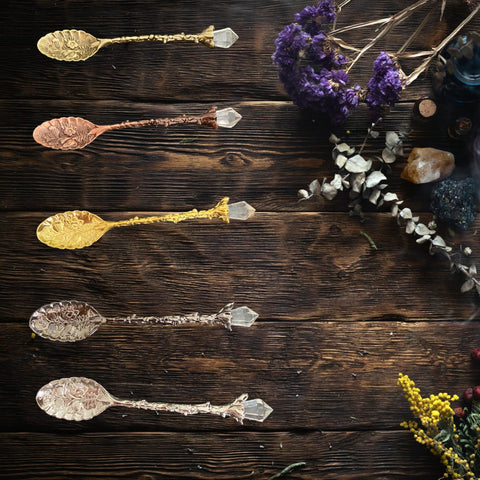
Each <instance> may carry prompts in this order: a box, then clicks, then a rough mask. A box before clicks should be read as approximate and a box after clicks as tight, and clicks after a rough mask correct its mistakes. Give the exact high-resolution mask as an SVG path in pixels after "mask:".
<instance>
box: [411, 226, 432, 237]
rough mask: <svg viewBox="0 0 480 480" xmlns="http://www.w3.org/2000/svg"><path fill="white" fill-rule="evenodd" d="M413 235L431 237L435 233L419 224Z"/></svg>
mask: <svg viewBox="0 0 480 480" xmlns="http://www.w3.org/2000/svg"><path fill="white" fill-rule="evenodd" d="M415 233H416V234H417V235H420V236H424V235H433V234H434V233H435V230H430V229H429V228H428V227H427V226H426V225H425V224H423V223H419V224H418V225H417V226H416V227H415Z"/></svg>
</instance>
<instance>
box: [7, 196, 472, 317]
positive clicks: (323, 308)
mask: <svg viewBox="0 0 480 480" xmlns="http://www.w3.org/2000/svg"><path fill="white" fill-rule="evenodd" d="M210 204H211V205H212V206H213V205H214V204H215V201H211V202H209V203H207V204H203V205H201V207H208V206H210ZM52 213H53V212H51V213H49V215H50V214H52ZM95 213H97V214H99V215H100V216H101V217H102V218H104V219H105V220H121V219H124V218H129V217H133V216H135V215H136V214H137V213H139V212H127V213H125V212H117V214H115V215H112V214H108V213H106V214H103V213H102V212H95ZM153 213H161V212H144V213H142V214H145V215H149V214H153ZM47 216H48V215H47V214H46V213H45V214H38V213H35V214H33V213H30V214H16V213H15V214H13V213H12V214H3V215H2V216H1V217H0V221H1V224H0V225H1V230H2V231H3V232H5V234H4V235H2V236H1V237H0V245H1V248H2V250H3V251H4V252H5V253H6V256H5V257H4V258H3V259H2V263H3V268H2V272H3V281H2V284H3V288H2V290H1V291H0V299H1V301H0V315H1V319H2V321H12V320H17V321H23V320H24V319H26V318H28V317H29V316H30V315H31V313H33V310H35V309H36V308H39V307H40V306H42V305H43V304H45V303H48V302H51V301H57V300H63V299H67V300H68V299H77V300H81V301H86V302H89V303H91V304H92V305H93V306H95V307H97V308H99V309H103V310H106V311H107V312H112V315H117V314H120V313H121V312H130V313H137V314H142V313H143V314H153V313H157V314H168V313H181V311H183V312H187V311H196V310H199V309H204V310H213V311H217V309H218V308H220V307H222V306H223V305H224V304H226V303H228V302H230V301H235V302H237V303H239V302H242V303H246V304H248V305H249V306H250V307H251V308H253V309H255V310H256V311H258V312H259V313H260V314H261V315H262V316H264V317H265V318H268V319H275V320H277V319H282V320H297V321H300V320H302V321H308V320H309V319H310V318H312V317H313V318H321V319H335V320H364V319H367V318H383V317H389V316H390V317H391V316H393V317H397V318H398V317H400V318H403V319H405V320H415V321H417V320H424V319H426V320H459V319H468V318H471V317H473V318H476V317H477V316H478V313H477V308H478V300H477V298H476V297H475V296H474V294H465V295H461V294H460V292H459V288H460V282H461V280H462V278H461V277H458V276H456V275H452V274H451V273H450V270H449V266H448V262H446V261H444V260H443V259H442V258H440V257H431V256H430V255H429V254H428V252H427V249H426V247H425V246H422V245H417V244H416V243H415V241H414V240H413V238H412V237H410V236H408V235H406V234H404V233H402V232H401V230H400V229H399V227H398V226H397V224H396V221H395V220H394V219H392V217H391V216H390V214H388V213H386V214H382V215H380V214H372V215H371V216H369V221H367V222H366V223H364V224H361V223H360V222H359V221H358V219H352V218H350V217H349V216H348V214H346V213H303V214H299V213H285V214H277V213H257V214H256V215H255V216H254V217H253V218H252V219H250V220H248V221H247V222H239V221H236V222H233V221H232V222H231V223H230V224H229V225H225V224H223V223H221V222H219V221H211V222H210V221H202V220H196V221H195V220H192V221H190V222H183V223H180V224H177V225H173V224H154V225H145V226H135V227H124V228H117V229H114V230H111V231H110V232H108V233H107V234H106V235H105V236H104V237H102V238H101V239H100V240H99V241H98V242H97V243H95V244H94V245H92V246H91V247H88V248H85V249H80V250H58V249H53V248H50V247H47V246H46V245H44V244H42V243H40V242H39V241H38V240H37V239H36V237H35V229H36V227H37V225H38V224H39V223H40V222H41V221H43V220H44V219H45V218H46V217H47ZM426 218H428V217H426ZM362 231H364V232H367V233H368V234H369V235H370V236H371V237H372V238H373V240H374V241H375V243H376V245H377V247H378V248H379V250H376V251H375V250H373V249H372V248H371V246H370V244H369V243H368V241H367V240H366V239H365V238H364V237H363V236H362V235H361V232H362ZM12 238H13V239H21V241H19V242H15V241H12ZM456 241H457V242H458V245H459V246H460V245H462V244H463V245H472V246H473V247H474V243H473V242H474V239H473V238H470V237H468V236H467V237H463V238H462V237H460V238H458V239H456ZM464 242H466V243H464ZM477 255H478V253H475V255H474V256H473V257H472V258H471V259H470V260H467V261H468V262H474V261H475V260H477V259H478V256H477ZM19 289H22V301H21V302H18V301H17V293H16V292H18V291H19ZM413 292H417V293H415V294H414V293H413ZM418 292H420V294H418ZM433 299H434V300H433ZM179 310H180V311H179Z"/></svg>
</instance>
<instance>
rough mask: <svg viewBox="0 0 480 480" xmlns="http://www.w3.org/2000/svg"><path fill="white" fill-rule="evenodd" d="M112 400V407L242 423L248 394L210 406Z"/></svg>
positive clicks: (206, 404)
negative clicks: (229, 401) (225, 419)
mask: <svg viewBox="0 0 480 480" xmlns="http://www.w3.org/2000/svg"><path fill="white" fill-rule="evenodd" d="M112 398H113V404H112V407H130V408H140V409H142V410H156V411H163V412H174V413H181V414H182V415H196V414H199V413H209V414H211V415H220V416H221V417H223V418H225V417H233V418H235V420H237V421H238V422H240V423H242V421H243V419H244V416H245V406H244V402H245V401H246V400H247V398H248V394H246V393H244V394H242V395H240V396H239V397H238V398H236V399H235V400H234V401H233V402H231V403H229V404H227V405H212V404H211V403H210V402H206V403H197V404H192V405H189V404H184V403H165V402H147V401H146V400H122V399H119V398H116V397H112Z"/></svg>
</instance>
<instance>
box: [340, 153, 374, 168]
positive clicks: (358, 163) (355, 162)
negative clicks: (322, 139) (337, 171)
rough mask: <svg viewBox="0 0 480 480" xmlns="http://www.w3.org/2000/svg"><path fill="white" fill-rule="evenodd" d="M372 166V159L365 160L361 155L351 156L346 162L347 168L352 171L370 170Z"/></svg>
mask: <svg viewBox="0 0 480 480" xmlns="http://www.w3.org/2000/svg"><path fill="white" fill-rule="evenodd" d="M371 168H372V161H371V160H365V159H364V158H363V157H362V156H361V155H358V154H357V155H354V156H353V157H350V158H349V159H348V160H347V162H346V163H345V170H347V172H350V173H362V172H368V171H369V170H370V169H371Z"/></svg>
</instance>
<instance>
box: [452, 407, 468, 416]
mask: <svg viewBox="0 0 480 480" xmlns="http://www.w3.org/2000/svg"><path fill="white" fill-rule="evenodd" d="M453 412H454V413H455V416H456V417H457V418H465V417H466V416H467V412H466V411H465V410H464V409H463V408H462V407H457V408H455V409H454V410H453Z"/></svg>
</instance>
